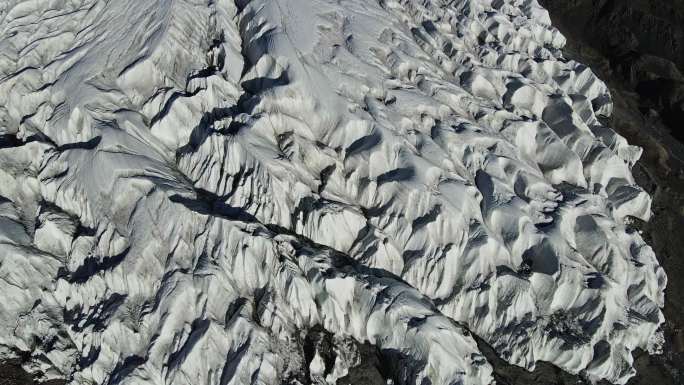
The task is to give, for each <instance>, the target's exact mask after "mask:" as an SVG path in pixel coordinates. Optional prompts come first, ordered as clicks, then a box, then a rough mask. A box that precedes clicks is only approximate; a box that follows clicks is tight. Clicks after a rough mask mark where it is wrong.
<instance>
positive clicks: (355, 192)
mask: <svg viewBox="0 0 684 385" xmlns="http://www.w3.org/2000/svg"><path fill="white" fill-rule="evenodd" d="M564 43H565V39H564V38H563V36H562V35H561V34H560V33H559V32H558V31H557V30H556V29H555V28H554V27H552V26H551V22H550V19H549V16H548V13H547V12H546V11H545V10H544V9H543V8H541V7H540V6H539V4H538V3H537V1H536V0H449V1H447V0H252V1H249V0H236V1H229V0H0V293H1V294H0V359H7V358H12V357H17V356H20V355H21V356H23V357H28V361H27V363H26V364H25V366H26V369H27V370H29V371H31V372H34V373H41V376H42V378H43V379H53V378H61V379H66V380H67V382H68V383H69V384H110V385H114V384H151V385H162V384H179V385H180V384H222V385H225V384H269V385H270V384H279V383H281V382H282V381H284V380H285V379H286V378H287V376H288V375H289V374H288V373H291V372H292V371H294V370H300V369H301V365H302V362H301V361H302V357H301V354H299V353H298V351H297V349H294V348H293V346H296V344H297V340H298V339H299V338H300V336H301V333H303V332H305V331H306V330H309V329H311V328H313V327H314V326H316V325H318V326H321V327H323V328H324V329H325V330H327V331H328V332H330V333H332V334H334V335H335V336H338V337H340V338H353V339H354V340H356V341H358V342H359V343H364V342H367V343H369V344H371V345H374V346H377V348H378V350H379V352H380V354H381V357H395V358H396V357H401V365H402V370H398V371H397V373H395V374H394V381H395V384H396V383H406V384H432V385H440V384H445V385H446V384H490V383H492V382H493V377H492V368H491V366H490V364H489V363H488V362H487V361H486V359H485V358H484V356H483V355H482V354H481V353H480V352H479V350H478V347H477V345H476V343H475V340H474V339H473V337H472V334H471V333H474V334H476V335H478V336H480V337H482V338H483V339H484V340H485V341H486V342H488V343H489V344H491V345H492V346H493V347H494V349H495V350H496V351H497V353H498V354H499V355H500V356H501V357H502V358H504V359H505V360H506V361H508V362H510V363H513V364H516V365H520V366H523V367H525V368H527V369H532V368H534V366H535V362H537V361H548V362H551V363H553V364H555V365H557V366H559V367H561V368H562V369H564V370H566V371H569V372H571V373H582V375H584V376H586V377H587V378H589V379H590V380H598V379H607V380H609V381H611V382H613V383H619V384H622V383H625V382H626V381H627V380H628V379H629V378H630V377H631V376H632V375H634V369H633V368H632V361H633V359H632V355H631V353H632V351H633V350H634V349H636V348H642V349H650V351H657V349H658V347H659V344H661V343H662V342H661V341H662V333H661V332H660V331H659V326H660V325H661V323H662V322H663V321H664V320H663V315H662V313H661V311H660V308H661V307H662V306H663V301H664V300H663V293H664V289H665V285H666V276H665V273H664V272H663V269H662V268H661V267H660V266H659V264H658V262H657V260H656V258H655V255H654V253H653V251H652V250H651V248H650V247H649V246H648V245H646V244H645V242H644V241H643V240H642V238H641V236H640V235H639V233H638V232H637V231H635V230H633V229H631V228H630V227H629V226H628V225H629V221H630V220H631V217H636V218H641V219H644V220H647V219H648V217H649V215H650V213H651V211H650V198H649V196H648V195H647V194H646V193H645V192H644V190H642V189H641V188H640V187H639V186H637V185H636V184H635V182H634V178H633V176H632V174H631V171H630V169H631V167H632V166H633V165H634V163H635V162H636V161H637V159H638V158H639V156H640V155H641V150H640V149H639V148H637V147H634V146H630V145H629V144H628V143H627V142H626V141H625V139H624V138H622V137H621V136H619V135H617V134H616V133H615V132H613V131H612V130H611V129H610V128H609V127H606V126H605V125H603V124H602V123H601V120H599V117H600V116H608V115H610V113H611V106H612V104H611V97H610V94H609V91H608V89H607V87H606V86H605V84H604V83H603V82H601V81H600V80H599V79H598V78H597V77H596V76H595V75H594V74H593V73H592V71H591V69H589V68H587V67H586V66H584V65H582V64H580V63H577V62H575V61H572V60H567V59H565V58H564V57H563V54H562V48H563V45H564ZM314 361H315V362H312V363H311V365H310V366H311V370H312V373H313V372H320V367H321V365H322V362H321V359H320V357H319V356H317V358H316V360H314ZM338 361H339V362H337V363H336V369H335V372H334V373H332V374H330V375H328V377H327V378H325V379H322V380H321V381H323V382H327V383H334V382H335V380H336V378H338V377H341V376H342V375H344V374H346V371H347V366H348V365H347V364H348V363H345V362H343V361H344V360H342V358H340V359H339V360H338ZM314 369H315V370H314Z"/></svg>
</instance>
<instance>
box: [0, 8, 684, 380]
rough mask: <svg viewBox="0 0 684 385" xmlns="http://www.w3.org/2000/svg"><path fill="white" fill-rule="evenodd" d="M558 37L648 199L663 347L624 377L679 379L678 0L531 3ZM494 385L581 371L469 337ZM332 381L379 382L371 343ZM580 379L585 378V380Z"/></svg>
mask: <svg viewBox="0 0 684 385" xmlns="http://www.w3.org/2000/svg"><path fill="white" fill-rule="evenodd" d="M540 2H541V3H542V4H543V5H544V6H545V7H547V9H549V11H550V13H551V17H552V19H553V21H554V24H555V25H556V26H557V27H558V28H559V29H561V31H562V32H563V33H564V34H565V35H566V37H567V38H568V47H567V49H566V52H567V56H568V57H569V58H572V59H576V60H579V61H581V62H583V63H586V64H587V65H589V66H590V67H591V68H592V69H593V70H594V71H595V72H597V73H598V75H599V77H600V78H602V79H603V80H604V81H606V82H607V83H608V85H609V86H610V88H611V90H612V93H613V98H614V102H615V110H614V114H613V116H612V117H611V118H609V120H610V125H611V127H613V128H614V129H615V130H616V131H617V132H619V133H620V134H621V135H623V136H625V137H626V138H627V139H628V140H629V142H630V143H632V144H635V145H639V146H641V147H643V148H644V155H643V156H642V160H641V161H640V162H639V163H638V164H637V166H636V168H635V170H634V172H635V175H636V177H637V178H638V181H639V183H640V185H642V186H643V187H644V188H646V189H647V190H648V191H649V193H650V194H651V195H652V197H653V212H654V214H655V215H654V217H653V218H652V220H651V221H650V222H649V223H635V224H634V226H635V230H639V231H643V235H644V237H645V238H646V239H647V240H648V242H649V244H650V245H651V246H652V247H653V248H654V250H655V252H656V254H657V256H658V258H659V260H660V262H661V264H662V265H663V266H664V268H665V270H666V272H667V273H668V276H669V283H668V290H667V297H666V307H665V316H666V320H667V322H666V324H665V326H664V331H665V336H666V346H665V351H664V352H663V354H662V355H659V356H649V355H648V354H646V353H644V352H640V353H638V354H637V356H636V368H637V375H636V376H635V377H634V378H633V379H632V380H631V381H630V382H629V384H634V385H636V384H649V385H656V384H657V385H661V384H662V385H669V384H673V385H676V384H682V383H684V330H683V329H684V281H682V280H681V278H680V277H681V276H682V275H684V258H683V257H682V250H684V235H683V232H684V145H683V144H682V142H681V141H684V125H683V122H684V76H683V75H682V73H683V72H684V29H683V28H682V26H683V25H684V0H660V1H658V0H540ZM479 342H480V345H481V348H482V350H483V352H485V353H486V354H487V356H488V357H487V358H488V359H489V360H490V362H492V364H493V365H494V367H495V370H496V377H497V381H498V383H499V384H511V385H512V384H521V385H522V384H543V385H546V384H578V383H580V384H581V383H585V382H586V381H585V380H584V379H582V378H581V376H572V375H569V374H567V373H564V372H563V371H561V370H560V369H558V368H556V367H553V366H552V365H548V364H544V363H540V364H539V365H538V368H537V370H535V371H534V372H532V373H530V372H527V371H525V370H524V369H522V368H518V367H515V366H511V365H508V364H506V363H505V362H504V361H503V360H501V359H499V358H497V357H496V355H495V354H494V353H493V350H492V349H491V348H488V347H487V346H485V344H484V342H482V341H479ZM360 349H361V354H362V355H363V356H364V359H363V360H362V362H361V365H360V367H358V368H357V369H356V370H354V371H353V372H351V373H350V374H349V376H348V378H345V379H343V380H342V381H341V383H345V384H346V383H349V384H357V385H366V384H379V383H382V380H381V379H380V374H379V373H381V372H382V370H381V369H379V370H378V368H376V367H377V366H382V365H381V364H380V361H379V360H378V358H377V355H376V353H377V352H375V351H373V349H372V348H370V347H366V346H362V347H360ZM19 364H20V363H19V362H8V363H4V364H2V365H0V385H28V384H33V383H34V381H33V380H32V379H31V378H30V376H28V375H27V374H26V373H24V372H23V371H22V370H21V367H20V365H19ZM586 383H588V382H586Z"/></svg>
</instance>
